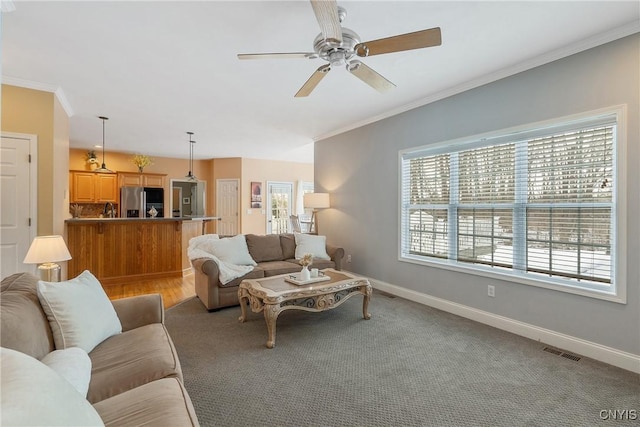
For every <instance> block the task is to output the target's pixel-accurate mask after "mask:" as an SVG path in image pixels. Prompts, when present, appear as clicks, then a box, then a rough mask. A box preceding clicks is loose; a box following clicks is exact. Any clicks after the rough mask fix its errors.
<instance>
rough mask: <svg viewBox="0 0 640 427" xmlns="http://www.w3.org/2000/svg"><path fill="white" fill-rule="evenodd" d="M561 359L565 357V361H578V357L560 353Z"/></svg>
mask: <svg viewBox="0 0 640 427" xmlns="http://www.w3.org/2000/svg"><path fill="white" fill-rule="evenodd" d="M562 357H566V358H567V359H571V360H573V361H576V362H577V361H578V360H580V356H576V355H575V354H571V353H562Z"/></svg>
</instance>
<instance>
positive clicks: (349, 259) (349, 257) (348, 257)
mask: <svg viewBox="0 0 640 427" xmlns="http://www.w3.org/2000/svg"><path fill="white" fill-rule="evenodd" d="M347 262H351V254H349V255H347Z"/></svg>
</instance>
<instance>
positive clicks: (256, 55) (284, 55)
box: [238, 52, 318, 59]
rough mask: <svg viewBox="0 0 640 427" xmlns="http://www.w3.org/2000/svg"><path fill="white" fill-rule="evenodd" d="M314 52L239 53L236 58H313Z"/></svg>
mask: <svg viewBox="0 0 640 427" xmlns="http://www.w3.org/2000/svg"><path fill="white" fill-rule="evenodd" d="M317 57H318V55H316V53H315V52H288V53H239V54H238V59H314V58H317Z"/></svg>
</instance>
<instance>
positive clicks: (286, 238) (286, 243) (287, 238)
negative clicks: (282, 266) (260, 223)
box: [280, 233, 296, 259]
mask: <svg viewBox="0 0 640 427" xmlns="http://www.w3.org/2000/svg"><path fill="white" fill-rule="evenodd" d="M280 246H281V247H282V259H291V258H295V257H296V238H295V237H294V236H293V233H283V234H281V235H280Z"/></svg>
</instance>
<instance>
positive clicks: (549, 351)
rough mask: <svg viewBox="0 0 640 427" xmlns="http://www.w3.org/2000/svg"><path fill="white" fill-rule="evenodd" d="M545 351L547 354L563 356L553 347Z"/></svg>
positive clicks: (546, 348)
mask: <svg viewBox="0 0 640 427" xmlns="http://www.w3.org/2000/svg"><path fill="white" fill-rule="evenodd" d="M543 350H544V351H546V352H547V353H551V354H555V355H556V356H560V355H561V354H562V352H561V351H560V350H558V349H555V348H552V347H545V348H544V349H543Z"/></svg>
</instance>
